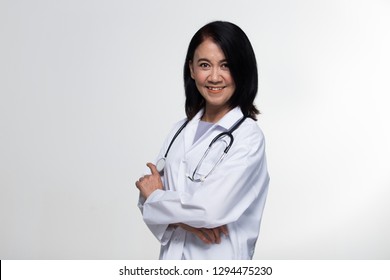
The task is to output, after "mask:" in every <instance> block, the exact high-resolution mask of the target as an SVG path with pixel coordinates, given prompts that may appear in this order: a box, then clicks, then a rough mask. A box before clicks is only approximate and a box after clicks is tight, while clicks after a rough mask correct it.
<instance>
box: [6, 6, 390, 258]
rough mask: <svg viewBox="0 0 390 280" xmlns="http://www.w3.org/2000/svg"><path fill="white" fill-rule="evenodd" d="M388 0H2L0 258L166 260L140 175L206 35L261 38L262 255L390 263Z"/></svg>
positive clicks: (175, 112)
mask: <svg viewBox="0 0 390 280" xmlns="http://www.w3.org/2000/svg"><path fill="white" fill-rule="evenodd" d="M389 2H390V1H386V0H382V1H381V0H366V1H364V0H358V1H346V0H327V1H319V0H315V1H313V0H311V1H309V0H306V1H305V0H296V1H288V0H260V1H259V0H253V1H228V0H218V1H205V0H198V1H181V0H169V1H151V0H147V1H124V0H122V1H119V0H111V1H108V0H107V1H103V0H98V1H97V0H78V1H76V0H68V1H65V0H64V1H49V0H47V1H44V0H36V1H27V0H12V1H11V0H1V1H0V94H1V95H0V259H156V258H157V257H158V251H159V244H158V242H157V241H156V240H155V239H154V237H153V236H152V234H151V233H150V232H149V231H148V230H147V228H146V226H145V225H144V223H143V221H142V218H141V215H140V213H139V210H138V208H137V207H136V202H137V199H138V192H137V190H136V188H135V186H134V182H135V181H136V180H137V179H138V178H139V177H140V176H141V175H142V174H143V172H144V169H145V166H144V165H145V163H146V162H147V161H151V160H153V159H154V158H155V156H156V154H157V152H158V151H159V149H160V145H161V143H162V141H163V139H164V138H165V136H166V134H167V133H168V131H169V130H170V128H171V126H172V124H173V123H174V122H176V121H178V120H179V119H181V118H183V117H184V93H183V82H182V67H183V64H184V57H185V53H186V50H187V46H188V43H189V41H190V39H191V37H192V35H193V34H194V33H195V32H196V31H197V30H198V29H199V28H200V27H201V26H203V25H204V24H206V23H208V22H209V21H212V20H219V19H222V20H228V21H232V22H234V23H236V24H238V25H239V26H240V27H241V28H242V29H243V30H244V31H245V32H246V33H247V35H248V36H249V38H250V40H251V42H252V44H253V47H254V49H255V52H256V55H257V59H258V65H259V71H260V73H259V74H260V88H259V95H258V98H257V100H256V103H257V105H258V107H259V108H260V109H261V111H262V115H260V117H259V122H258V123H259V125H260V127H261V128H262V129H263V131H264V133H265V136H266V140H267V156H268V164H269V172H270V175H271V184H270V192H269V196H268V200H267V204H266V208H265V212H264V216H263V222H262V228H261V233H260V238H259V241H258V244H257V249H256V253H255V258H256V259H389V258H390V239H389V236H390V203H389V201H390V200H389V199H390V172H389V166H390V144H389V143H390V126H389V120H390V110H389V107H390V106H389V105H390V102H389V97H388V95H389V94H390V85H389V77H390V52H389V50H390V28H389V27H390V16H389V15H390V3H389Z"/></svg>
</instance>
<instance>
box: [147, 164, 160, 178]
mask: <svg viewBox="0 0 390 280" xmlns="http://www.w3.org/2000/svg"><path fill="white" fill-rule="evenodd" d="M146 166H147V167H149V169H150V171H151V172H152V175H160V173H159V172H158V170H157V167H156V166H155V165H154V164H153V163H151V162H148V163H147V164H146Z"/></svg>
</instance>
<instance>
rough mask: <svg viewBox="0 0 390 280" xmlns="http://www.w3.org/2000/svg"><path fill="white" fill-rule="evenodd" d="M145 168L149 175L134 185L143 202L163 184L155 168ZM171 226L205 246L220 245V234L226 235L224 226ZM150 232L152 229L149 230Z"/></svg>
mask: <svg viewBox="0 0 390 280" xmlns="http://www.w3.org/2000/svg"><path fill="white" fill-rule="evenodd" d="M147 166H148V167H149V168H150V171H151V175H145V176H143V177H141V178H140V179H139V180H138V181H137V182H136V183H135V185H136V186H137V188H138V189H139V191H140V196H141V197H140V200H142V201H145V200H146V199H147V198H148V197H149V196H150V194H151V193H152V192H154V191H155V190H163V184H162V181H161V177H160V174H159V172H158V171H157V169H156V166H155V165H154V164H152V163H148V164H147ZM142 204H143V203H142ZM173 226H179V227H182V228H183V229H185V230H187V231H189V232H191V233H193V234H194V235H195V236H197V237H198V238H199V239H200V240H202V241H203V242H204V243H206V244H210V243H220V242H221V234H225V235H228V230H227V227H226V225H223V226H219V227H216V228H212V229H207V228H195V227H191V226H189V225H186V224H183V223H178V224H175V225H173ZM150 229H151V230H152V228H150Z"/></svg>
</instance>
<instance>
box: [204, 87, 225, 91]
mask: <svg viewBox="0 0 390 280" xmlns="http://www.w3.org/2000/svg"><path fill="white" fill-rule="evenodd" d="M207 88H208V89H211V90H222V89H223V88H222V87H218V88H217V87H207Z"/></svg>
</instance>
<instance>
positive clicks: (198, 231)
mask: <svg viewBox="0 0 390 280" xmlns="http://www.w3.org/2000/svg"><path fill="white" fill-rule="evenodd" d="M192 233H194V234H195V235H196V236H197V237H198V238H199V239H200V240H201V241H203V243H206V244H210V243H211V241H210V240H209V239H208V238H207V237H206V236H204V234H203V232H202V231H200V230H194V231H192Z"/></svg>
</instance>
